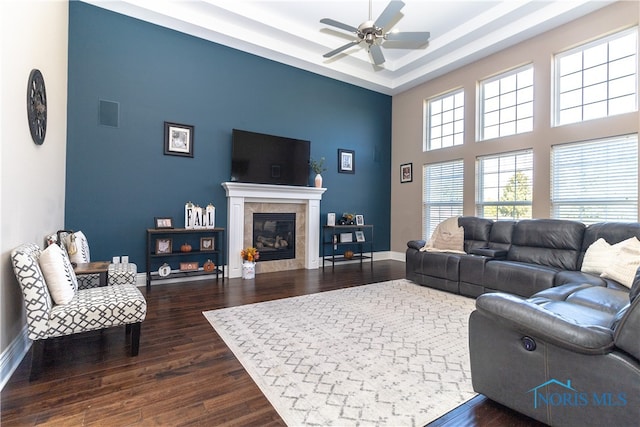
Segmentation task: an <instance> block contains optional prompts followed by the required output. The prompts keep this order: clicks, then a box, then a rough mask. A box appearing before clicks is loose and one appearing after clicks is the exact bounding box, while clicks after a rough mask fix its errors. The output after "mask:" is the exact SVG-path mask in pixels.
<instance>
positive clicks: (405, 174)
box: [400, 163, 413, 183]
mask: <svg viewBox="0 0 640 427" xmlns="http://www.w3.org/2000/svg"><path fill="white" fill-rule="evenodd" d="M411 181H413V163H404V164H401V165H400V182H401V183H405V182H411Z"/></svg>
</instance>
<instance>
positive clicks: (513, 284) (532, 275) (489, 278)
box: [482, 260, 558, 297]
mask: <svg viewBox="0 0 640 427" xmlns="http://www.w3.org/2000/svg"><path fill="white" fill-rule="evenodd" d="M557 273H558V269H557V268H553V267H548V266H544V265H538V264H531V263H524V262H516V261H500V260H490V261H487V262H486V264H485V268H484V274H483V275H482V285H483V286H484V287H485V288H486V289H488V290H496V291H501V292H509V293H512V294H515V295H520V296H523V297H529V296H531V295H533V294H535V293H536V292H538V291H541V290H543V289H547V288H550V287H552V286H553V281H554V277H555V275H556V274H557Z"/></svg>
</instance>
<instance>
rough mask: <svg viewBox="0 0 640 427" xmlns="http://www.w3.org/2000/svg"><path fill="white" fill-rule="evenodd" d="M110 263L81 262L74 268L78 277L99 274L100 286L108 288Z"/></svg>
mask: <svg viewBox="0 0 640 427" xmlns="http://www.w3.org/2000/svg"><path fill="white" fill-rule="evenodd" d="M109 264H111V262H110V261H95V262H81V263H78V264H76V266H75V267H74V268H73V271H75V273H76V275H83V274H99V275H100V286H107V274H108V271H109Z"/></svg>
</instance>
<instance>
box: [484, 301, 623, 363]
mask: <svg viewBox="0 0 640 427" xmlns="http://www.w3.org/2000/svg"><path fill="white" fill-rule="evenodd" d="M550 307H551V308H553V309H557V310H558V311H559V312H554V311H551V310H549V308H550ZM476 308H477V310H478V311H479V312H481V313H482V314H484V315H486V316H488V317H490V318H493V319H495V320H496V321H498V322H499V323H501V324H502V325H504V326H506V327H508V328H512V329H515V330H517V331H519V332H520V333H522V334H523V335H530V336H531V337H532V338H537V339H540V340H542V341H545V342H548V343H552V344H554V345H557V346H559V347H562V348H566V349H569V350H571V351H575V352H578V353H583V354H604V353H608V352H609V351H610V350H611V349H612V348H613V346H614V344H613V331H612V329H611V328H609V327H607V326H604V324H607V323H609V322H613V320H614V319H613V317H614V316H611V315H609V314H607V313H600V312H598V311H597V310H593V309H590V308H588V307H579V306H576V305H575V304H570V303H566V302H558V301H552V302H548V303H547V304H546V305H545V306H540V305H538V304H536V303H534V302H532V301H529V300H526V299H523V298H520V297H518V296H515V295H511V294H504V293H488V294H483V295H481V296H479V297H478V298H477V300H476Z"/></svg>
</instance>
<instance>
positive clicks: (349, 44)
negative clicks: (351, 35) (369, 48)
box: [322, 40, 360, 58]
mask: <svg viewBox="0 0 640 427" xmlns="http://www.w3.org/2000/svg"><path fill="white" fill-rule="evenodd" d="M358 43H360V40H356V41H352V42H351V43H347V44H345V45H344V46H340V47H339V48H337V49H334V50H332V51H331V52H327V53H325V54H324V55H322V56H323V57H324V58H331V57H332V56H333V55H336V54H338V53H340V52H342V51H343V50H347V49H349V48H350V47H351V46H355V45H357V44H358Z"/></svg>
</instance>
